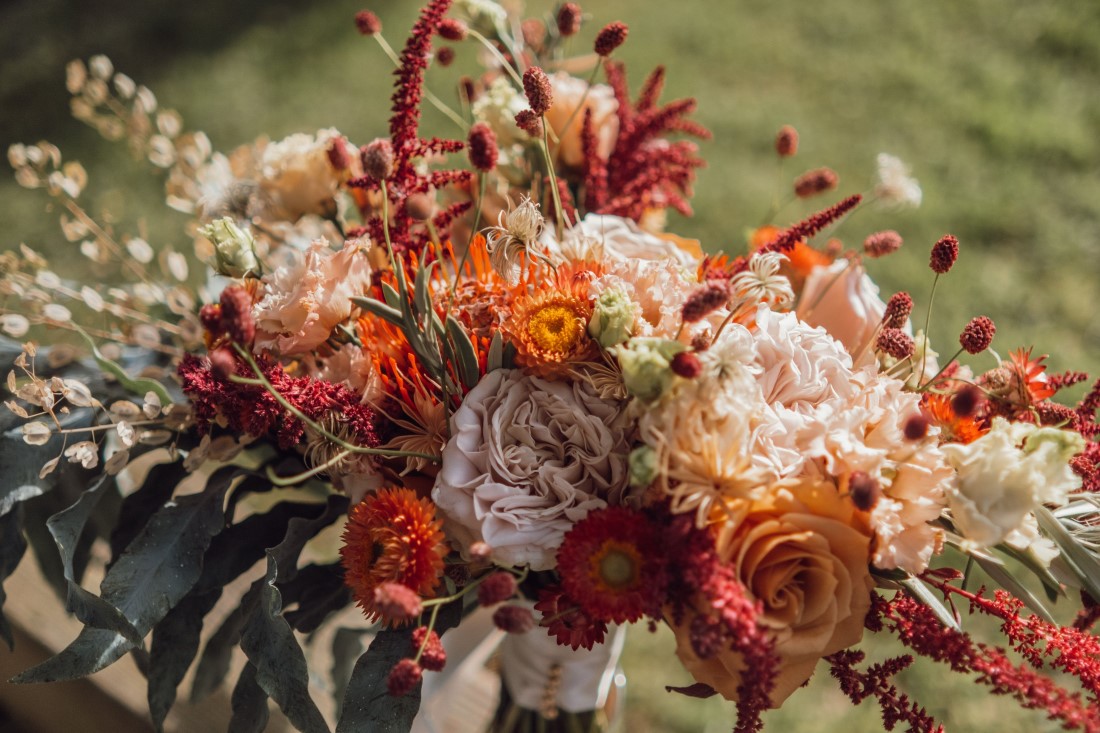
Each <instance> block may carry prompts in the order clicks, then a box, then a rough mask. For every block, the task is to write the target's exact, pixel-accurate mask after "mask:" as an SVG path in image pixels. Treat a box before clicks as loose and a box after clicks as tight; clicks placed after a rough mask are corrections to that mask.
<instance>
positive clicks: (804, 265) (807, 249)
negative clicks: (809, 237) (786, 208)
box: [749, 224, 833, 289]
mask: <svg viewBox="0 0 1100 733" xmlns="http://www.w3.org/2000/svg"><path fill="white" fill-rule="evenodd" d="M782 233H783V230H782V229H780V228H779V227H775V226H771V225H770V224H769V225H766V226H762V227H760V228H759V229H757V230H756V231H754V232H753V233H752V236H751V237H750V238H749V249H751V250H752V251H753V252H755V251H756V250H758V249H760V248H761V247H763V246H765V245H768V244H771V243H772V242H774V241H775V240H777V239H779V235H780V234H782ZM784 254H785V255H786V256H787V261H786V262H784V263H783V267H782V268H781V269H780V272H782V273H783V274H784V275H786V276H787V277H788V279H790V281H791V284H792V285H793V286H794V287H795V288H796V289H798V288H800V287H801V285H802V283H803V282H804V281H805V280H806V277H807V276H808V275H809V274H810V273H811V272H812V271H813V269H814V268H815V267H825V266H828V265H831V264H832V263H833V259H832V258H831V257H830V256H829V255H827V254H825V253H824V252H821V251H820V250H816V249H814V248H813V247H811V246H810V245H808V244H807V243H806V240H805V239H800V240H798V241H797V242H795V244H794V247H792V248H791V250H790V251H789V252H784Z"/></svg>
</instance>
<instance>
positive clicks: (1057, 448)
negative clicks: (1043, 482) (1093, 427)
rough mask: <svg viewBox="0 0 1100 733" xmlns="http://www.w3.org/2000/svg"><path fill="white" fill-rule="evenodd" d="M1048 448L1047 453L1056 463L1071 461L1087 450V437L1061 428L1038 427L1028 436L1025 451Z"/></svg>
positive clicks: (1032, 451) (1031, 451)
mask: <svg viewBox="0 0 1100 733" xmlns="http://www.w3.org/2000/svg"><path fill="white" fill-rule="evenodd" d="M1044 447H1045V448H1046V451H1045V455H1046V456H1047V458H1048V460H1050V461H1051V462H1052V463H1055V464H1061V463H1069V459H1071V458H1073V457H1074V456H1075V455H1077V454H1078V453H1080V452H1081V451H1083V450H1085V439H1084V438H1082V437H1081V434H1080V433H1075V432H1073V431H1071V430H1062V429H1061V428H1038V429H1037V430H1036V431H1035V432H1033V433H1032V434H1031V435H1029V436H1027V440H1026V441H1025V442H1024V453H1025V454H1026V453H1034V452H1036V451H1039V450H1042V449H1043V448H1044Z"/></svg>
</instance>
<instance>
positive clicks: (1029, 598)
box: [968, 550, 1057, 624]
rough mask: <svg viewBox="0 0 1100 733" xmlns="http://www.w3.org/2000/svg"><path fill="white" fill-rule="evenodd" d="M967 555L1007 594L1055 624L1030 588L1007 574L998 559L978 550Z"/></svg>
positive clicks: (1010, 574)
mask: <svg viewBox="0 0 1100 733" xmlns="http://www.w3.org/2000/svg"><path fill="white" fill-rule="evenodd" d="M968 554H969V555H970V556H971V557H972V558H974V560H975V561H976V562H977V563H978V565H979V566H980V567H981V568H982V570H984V571H985V572H986V574H987V575H988V576H989V577H990V578H992V579H993V580H994V581H996V582H997V584H998V585H1000V586H1001V587H1002V588H1004V589H1005V590H1007V591H1008V592H1009V593H1011V594H1012V595H1014V596H1016V597H1017V598H1019V599H1020V600H1021V601H1023V602H1024V604H1025V605H1026V606H1027V607H1028V608H1030V609H1031V610H1032V612H1034V613H1035V614H1037V615H1038V616H1039V617H1040V618H1041V619H1043V620H1044V621H1046V622H1048V623H1052V624H1056V623H1057V622H1056V621H1055V620H1054V617H1053V616H1051V615H1050V611H1048V610H1047V607H1046V606H1044V605H1043V602H1042V601H1040V600H1039V599H1038V598H1037V597H1036V595H1035V594H1034V593H1032V592H1031V589H1030V588H1028V587H1027V586H1025V585H1024V584H1023V583H1021V582H1020V581H1019V580H1017V579H1016V577H1015V576H1013V574H1012V573H1010V572H1008V570H1007V569H1006V568H1005V566H1004V563H1003V562H1001V561H1000V559H998V558H996V557H994V556H992V555H989V554H986V553H984V552H981V551H980V550H975V551H971V552H969V553H968Z"/></svg>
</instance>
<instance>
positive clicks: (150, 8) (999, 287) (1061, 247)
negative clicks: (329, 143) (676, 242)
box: [0, 0, 1100, 733]
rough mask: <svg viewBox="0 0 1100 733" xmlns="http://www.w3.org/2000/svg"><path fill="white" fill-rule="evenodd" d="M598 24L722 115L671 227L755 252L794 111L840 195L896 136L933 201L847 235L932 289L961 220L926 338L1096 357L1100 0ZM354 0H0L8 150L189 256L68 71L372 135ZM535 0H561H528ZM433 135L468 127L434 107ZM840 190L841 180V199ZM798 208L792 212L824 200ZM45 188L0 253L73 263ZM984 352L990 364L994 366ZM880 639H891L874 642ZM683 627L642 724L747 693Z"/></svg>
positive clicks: (274, 132) (598, 18) (799, 704)
mask: <svg viewBox="0 0 1100 733" xmlns="http://www.w3.org/2000/svg"><path fill="white" fill-rule="evenodd" d="M416 6H417V3H413V2H408V1H405V0H402V1H401V2H399V1H398V0H378V2H377V3H376V5H375V6H374V8H373V9H374V10H375V11H376V12H377V13H378V14H379V15H380V16H381V18H382V20H383V22H384V24H385V33H386V36H387V37H388V38H389V40H390V41H391V43H392V44H394V45H400V42H401V40H402V39H403V37H404V33H405V31H406V29H407V28H408V27H409V26H410V25H411V23H412V20H413V18H414V16H415V12H416ZM583 6H584V8H585V10H586V11H588V12H590V13H591V14H592V15H593V16H594V19H593V21H592V22H591V23H590V24H589V26H588V27H587V28H586V29H585V31H583V32H582V39H583V40H579V41H578V42H577V45H576V50H577V51H578V52H580V51H586V50H588V46H587V44H588V41H589V39H591V37H592V35H593V33H594V31H595V29H596V28H597V27H598V26H599V25H602V24H603V23H605V22H608V21H611V20H616V19H622V20H624V21H626V22H627V23H629V25H630V28H631V34H630V39H629V40H628V42H627V44H626V45H625V46H624V47H623V48H622V49H620V51H619V52H617V55H618V56H619V57H620V58H622V59H624V60H625V61H626V62H627V64H628V70H629V72H630V74H631V80H632V81H633V82H634V84H635V85H637V84H639V83H640V82H641V79H642V78H643V77H644V75H645V74H646V73H647V72H648V71H649V69H650V68H652V66H653V65H654V64H656V63H658V62H660V63H664V64H666V65H667V66H668V67H669V75H668V85H667V92H666V95H667V96H668V97H669V98H671V97H679V96H688V95H691V96H696V97H698V99H699V112H698V119H699V120H700V121H701V122H703V123H704V124H705V125H707V126H708V127H709V128H710V129H711V130H712V131H713V132H714V140H713V141H712V142H710V143H707V144H705V146H704V148H703V153H704V155H705V157H706V158H707V159H708V161H709V167H708V168H706V169H705V170H703V171H702V172H701V173H700V176H699V181H698V185H697V195H696V197H695V206H696V211H697V216H696V217H695V218H694V219H691V220H680V219H676V218H674V219H673V220H672V221H671V222H670V229H672V230H673V231H676V232H678V233H680V234H683V235H687V236H694V237H698V238H700V239H701V240H702V241H703V243H704V246H705V247H706V248H708V249H712V250H714V249H719V248H729V249H732V250H739V249H740V248H741V247H743V241H744V239H743V232H744V230H745V228H746V227H751V226H755V225H756V224H758V223H760V217H761V216H762V215H763V212H764V211H765V210H766V209H767V207H768V203H769V202H770V200H771V196H772V190H773V182H774V180H775V160H774V153H773V151H772V139H773V136H774V133H775V131H776V130H777V129H778V127H779V126H780V125H782V124H785V123H789V124H793V125H795V126H796V127H797V128H798V130H799V132H800V134H801V146H800V152H799V154H798V156H797V157H796V158H795V159H794V161H791V162H789V164H788V166H787V167H786V169H785V174H786V179H787V180H789V179H792V178H793V177H794V176H795V175H797V174H798V173H799V172H801V171H802V170H805V169H808V168H812V167H817V166H820V165H829V166H831V167H833V168H834V169H835V170H836V171H837V172H838V173H839V174H840V179H841V187H840V188H841V191H840V193H843V194H848V193H854V192H858V191H864V190H866V189H867V188H868V187H869V185H870V182H871V178H872V175H873V172H874V165H875V162H874V161H875V156H876V154H877V153H879V152H881V151H885V152H890V153H893V154H896V155H898V156H900V157H901V158H902V159H904V160H906V161H907V162H908V163H910V164H911V165H912V167H913V172H914V175H915V176H916V177H917V178H918V179H919V180H920V181H921V184H922V187H923V189H924V204H923V206H922V207H921V208H920V209H918V210H916V211H904V212H896V213H887V212H880V211H874V210H868V211H865V212H861V213H860V214H858V215H857V216H856V217H855V218H853V219H852V221H850V222H848V223H846V224H845V225H844V226H843V228H842V229H841V230H840V232H839V235H840V236H841V237H842V238H844V239H845V240H846V241H847V243H848V244H849V245H855V246H858V244H859V243H860V242H861V241H862V239H863V237H864V236H865V235H866V234H868V233H870V232H872V231H876V230H878V229H883V228H893V229H897V230H898V231H899V232H900V233H901V234H902V236H903V237H904V238H905V241H906V244H905V246H904V247H903V248H902V250H901V251H900V252H899V253H898V254H897V255H894V256H892V257H890V258H887V259H885V260H882V261H877V262H873V263H871V266H870V270H871V273H872V276H873V277H874V278H875V280H876V281H877V282H878V283H879V284H880V285H881V286H882V289H883V291H884V294H885V295H888V294H889V293H892V292H894V291H896V290H899V289H907V290H909V291H910V292H911V293H912V294H913V296H914V299H915V300H916V301H917V309H918V313H922V312H923V308H924V307H925V306H926V305H927V294H928V290H929V288H930V286H931V273H930V271H929V270H928V269H927V267H926V263H927V256H928V249H929V247H930V246H931V245H932V243H933V242H934V241H935V240H936V239H937V238H938V237H939V236H940V235H942V234H943V233H945V232H952V233H954V234H956V235H957V236H958V237H959V239H960V240H961V242H962V255H961V258H960V261H959V264H958V266H957V267H956V269H954V270H953V271H952V272H951V273H950V274H949V275H948V276H947V277H946V279H945V282H943V283H941V287H940V289H939V292H938V293H937V296H936V307H935V311H934V326H933V329H932V338H933V340H934V342H935V343H936V344H939V345H940V351H943V352H947V353H951V352H952V351H953V348H952V345H953V344H954V342H955V337H956V334H957V333H958V332H959V330H960V329H961V328H962V326H963V325H964V324H965V323H966V321H967V320H968V319H969V318H970V317H972V316H973V315H977V314H980V313H984V314H987V315H989V316H991V317H993V318H994V320H995V321H996V323H997V326H998V332H997V338H996V340H995V342H994V347H995V348H996V349H998V350H999V351H1000V353H1001V354H1002V355H1007V352H1008V351H1009V350H1011V349H1014V348H1017V347H1020V346H1028V345H1034V346H1035V349H1036V352H1037V353H1049V354H1051V357H1050V360H1049V361H1050V364H1051V367H1052V369H1053V370H1054V371H1060V370H1063V369H1068V368H1075V369H1083V370H1086V371H1090V372H1092V373H1094V374H1095V373H1096V372H1098V371H1100V315H1098V312H1097V309H1096V304H1097V302H1100V176H1098V167H1100V134H1098V133H1100V94H1098V93H1097V90H1100V3H1096V2H1092V1H1091V0H1064V1H1063V2H1059V3H1035V2H1033V1H1032V0H969V1H968V2H966V3H953V2H947V1H946V0H928V1H927V2H922V3H915V2H899V1H896V0H881V1H880V2H874V3H868V2H857V1H856V0H819V1H818V2H814V3H807V2H801V1H799V0H725V1H724V2H722V3H716V2H713V1H712V0H678V1H677V2H676V3H667V2H656V0H645V1H644V2H643V1H639V0H634V2H627V1H626V0H588V1H587V2H584V3H583ZM360 7H361V6H360V3H359V2H358V0H351V1H347V0H318V1H317V2H311V3H297V2H292V1H291V0H265V1H264V2H258V0H239V1H237V2H233V3H219V2H214V1H213V0H196V1H194V2H190V3H175V2H167V0H155V1H148V2H141V3H134V2H127V1H124V0H82V1H81V2H79V3H74V2H62V1H61V0H8V2H5V3H3V4H2V5H0V60H2V64H0V144H2V145H3V146H5V147H6V146H7V145H8V144H10V143H13V142H17V141H23V142H33V141H36V140H38V139H42V138H46V139H49V140H51V141H52V142H54V143H56V144H58V145H59V146H60V147H61V149H62V152H63V154H64V155H65V157H66V159H79V160H81V161H82V162H83V163H84V164H85V166H86V167H87V169H88V172H89V174H90V177H91V185H90V186H89V193H88V194H87V197H88V204H89V209H90V210H91V211H92V212H93V213H100V212H103V211H105V212H108V213H109V216H110V217H111V218H112V219H113V220H115V221H118V222H119V226H120V227H121V228H123V229H127V230H129V231H137V229H138V228H139V227H140V226H147V227H148V230H149V232H150V233H151V236H150V240H151V241H154V243H156V244H162V245H174V246H176V247H177V248H181V249H186V246H185V245H186V243H187V239H186V237H185V236H184V235H183V233H182V232H181V230H180V225H181V224H182V223H183V219H182V218H181V217H178V216H176V215H174V214H171V213H168V212H167V210H166V209H165V208H164V207H163V206H161V205H160V202H161V200H162V196H161V192H160V189H159V186H158V185H156V184H155V183H154V182H152V179H151V178H150V177H149V176H148V174H147V172H146V167H145V166H143V165H142V164H140V163H135V162H133V161H131V160H129V158H128V157H127V154H126V152H125V150H124V149H123V147H122V146H117V145H114V144H111V143H108V142H106V141H103V140H101V139H100V138H99V137H98V136H97V135H96V133H95V132H94V131H92V130H91V129H89V128H86V127H84V126H83V125H81V124H80V123H78V122H76V121H74V120H72V119H71V118H69V117H68V114H67V109H68V95H67V93H66V92H65V90H64V83H63V80H64V73H63V69H64V64H65V62H66V61H67V60H68V59H70V58H73V57H78V56H79V57H84V58H87V56H89V55H91V54H93V53H106V54H107V55H109V56H110V57H111V58H112V59H113V60H114V62H115V65H116V68H118V69H119V70H121V71H124V72H125V73H127V74H129V75H130V76H132V77H133V78H134V79H135V80H136V81H138V82H139V83H143V84H146V85H148V86H149V87H151V88H152V89H153V90H154V91H155V92H156V94H157V95H158V98H159V99H160V100H161V103H162V105H163V106H166V107H173V108H175V109H177V110H179V111H180V112H181V114H182V115H183V117H184V121H185V128H186V129H202V130H205V131H206V132H207V133H208V134H209V136H210V138H211V140H212V141H213V143H214V147H215V148H216V149H219V150H223V151H227V150H229V149H231V148H232V147H234V146H236V145H239V144H242V143H245V142H247V141H250V140H251V139H253V138H254V137H255V136H256V135H258V134H259V133H261V132H263V133H266V134H268V135H270V136H271V137H272V138H276V139H277V138H279V137H282V136H284V135H286V134H289V133H292V132H297V131H313V130H315V129H317V128H320V127H328V126H334V127H337V128H339V129H340V130H341V131H342V132H344V133H345V134H347V135H348V136H349V137H350V138H351V139H352V140H354V141H357V142H364V141H367V140H369V139H371V138H373V137H376V136H378V135H380V134H384V133H385V129H386V128H385V122H386V118H387V116H388V93H389V89H390V84H391V76H390V73H389V72H390V66H389V62H388V61H387V60H386V59H385V57H384V56H383V54H382V53H381V51H380V50H379V49H378V48H377V46H376V44H375V43H374V42H373V41H372V40H370V39H364V38H362V37H360V36H359V35H358V34H357V33H356V32H355V30H354V27H353V25H352V24H351V17H352V15H353V14H354V12H355V11H356V10H358V9H359V8H360ZM529 7H530V8H532V9H534V10H538V11H542V10H546V9H549V8H550V7H551V5H550V3H548V2H534V3H531V4H530V5H529ZM473 55H474V49H473V48H472V47H469V46H462V47H460V48H459V57H460V58H459V63H458V64H457V65H456V67H454V68H451V69H446V70H442V69H437V70H433V72H432V73H431V75H430V77H429V84H430V85H431V86H432V88H433V89H435V90H436V91H437V93H439V94H440V95H441V96H444V97H445V98H448V99H450V98H452V95H451V93H450V90H451V89H452V88H453V81H454V79H455V78H456V77H457V75H458V74H459V73H461V72H462V71H463V70H464V69H470V68H471V67H472V62H473ZM426 125H427V128H428V130H429V131H432V132H439V133H441V134H452V133H453V132H454V129H453V128H452V127H448V125H449V123H448V122H447V121H446V120H445V119H443V118H441V117H440V116H439V115H435V114H432V113H431V111H429V113H428V114H427V117H426ZM832 200H833V199H832V198H830V199H828V202H831V201H832ZM826 202H827V201H826V200H825V199H822V200H821V201H816V202H813V203H811V204H809V205H804V206H800V205H794V206H791V207H788V208H786V209H784V210H783V212H782V214H781V215H780V217H779V223H781V224H782V223H788V222H789V221H794V220H796V219H799V218H801V217H802V216H804V215H805V214H807V213H809V212H810V211H811V210H812V209H813V208H815V204H824V203H826ZM46 207H47V199H46V197H45V196H44V195H43V194H41V193H40V192H34V191H26V190H23V189H20V188H19V187H17V186H16V185H15V183H14V181H12V180H11V178H10V177H6V178H4V179H2V180H0V223H2V224H3V227H2V230H0V231H2V232H3V237H2V242H0V248H5V249H6V248H8V247H14V246H15V245H17V244H18V243H19V242H26V243H28V244H29V245H31V246H33V247H35V248H37V249H40V250H41V251H43V252H45V253H47V255H48V256H50V257H51V258H52V259H53V260H55V267H56V269H57V270H58V271H59V272H61V273H62V274H65V275H69V276H74V277H79V276H80V274H81V271H80V269H79V268H80V259H79V257H73V256H72V253H71V248H73V247H75V245H68V244H66V243H65V242H64V240H63V238H62V237H61V236H60V233H59V230H58V228H57V224H56V217H55V216H54V215H53V214H52V213H47V211H46ZM988 366H992V362H991V360H988V359H987V360H982V359H979V360H977V362H976V363H975V367H976V368H977V369H984V368H987V367H988ZM872 646H873V647H874V649H875V650H876V653H878V654H880V655H881V654H883V653H885V652H886V651H888V650H889V645H883V644H877V643H873V644H872ZM671 650H672V641H671V639H670V637H669V636H668V635H667V634H666V633H660V634H657V635H649V634H647V633H646V632H645V631H644V630H641V629H638V630H637V631H636V632H635V633H634V634H633V637H632V640H631V643H630V644H628V657H627V666H628V676H629V682H628V685H629V699H628V716H629V717H628V721H627V722H628V725H627V727H626V728H625V730H629V731H709V730H723V729H728V728H729V727H730V724H731V721H732V708H731V706H730V705H728V704H725V703H720V702H717V701H714V700H711V701H706V702H700V701H694V700H692V701H680V700H678V699H676V698H674V697H670V696H668V695H666V693H665V692H664V691H663V686H664V685H665V684H684V683H686V682H687V677H686V674H685V673H683V672H682V671H681V670H679V669H678V667H677V665H675V664H672V663H670V660H669V656H670V655H671V653H672V651H671ZM903 679H905V681H906V682H907V683H908V684H909V686H910V687H911V688H912V689H913V690H914V691H915V693H916V697H917V698H918V699H920V700H921V701H922V702H924V703H925V704H927V705H928V707H929V709H930V711H931V712H932V713H933V714H935V715H936V716H937V717H939V718H940V719H941V720H942V721H943V722H944V723H946V724H947V725H948V727H949V729H951V730H956V731H998V733H1010V732H1011V731H1025V730H1026V731H1033V730H1055V729H1056V726H1054V725H1052V724H1050V723H1046V722H1044V721H1043V720H1042V716H1041V715H1039V714H1036V713H1032V712H1024V711H1019V710H1016V709H1015V708H1014V707H1013V705H1012V704H1011V703H1010V702H1008V701H1005V700H991V699H990V698H988V697H986V696H985V695H984V692H983V691H982V690H980V689H977V688H975V687H974V686H972V685H971V684H969V682H968V681H967V680H966V679H964V678H961V677H953V676H949V675H943V674H941V671H940V670H939V669H930V668H929V667H923V668H922V669H919V670H917V671H914V672H911V673H907V675H906V676H905V677H903ZM870 705H871V704H870V703H867V704H865V705H863V706H861V707H860V708H852V707H851V706H850V705H849V704H848V702H847V701H846V699H844V698H843V697H842V696H841V695H840V693H839V692H837V691H835V689H831V686H830V684H829V680H828V679H827V676H825V675H824V673H821V674H819V675H817V677H816V678H815V680H814V681H813V682H812V683H811V685H810V687H809V689H807V690H802V691H800V692H798V693H796V696H795V697H794V698H793V699H792V700H791V703H790V704H788V705H787V706H786V707H785V708H784V709H783V710H781V711H778V712H776V713H773V714H771V720H770V723H771V724H772V727H771V728H770V729H772V730H793V731H798V730H832V729H836V728H840V727H841V726H844V727H848V728H849V729H852V730H874V729H876V728H877V727H878V723H877V722H876V721H877V713H876V712H875V710H874V709H873V708H872V707H870Z"/></svg>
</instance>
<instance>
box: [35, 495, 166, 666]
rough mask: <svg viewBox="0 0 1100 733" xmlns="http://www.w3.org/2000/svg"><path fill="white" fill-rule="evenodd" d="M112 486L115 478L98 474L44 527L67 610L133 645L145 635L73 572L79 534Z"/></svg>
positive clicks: (87, 624)
mask: <svg viewBox="0 0 1100 733" xmlns="http://www.w3.org/2000/svg"><path fill="white" fill-rule="evenodd" d="M114 490H115V482H114V480H113V479H112V478H111V477H109V476H107V475H106V474H104V475H102V476H100V477H99V478H98V479H96V480H95V482H93V483H92V484H91V485H90V486H89V487H88V488H87V489H86V490H85V491H84V493H83V494H81V496H80V499H78V500H77V502H76V503H75V504H73V505H72V506H70V507H69V508H68V509H65V510H64V511H61V512H58V513H57V514H55V515H53V516H52V517H50V518H49V520H47V522H46V528H47V529H48V530H49V532H50V534H51V535H52V536H53V540H54V542H55V543H56V544H57V551H58V553H59V554H60V556H61V567H62V572H63V573H64V576H65V582H66V600H65V608H66V610H68V611H69V612H70V613H72V614H74V615H75V616H76V617H77V618H78V619H79V620H80V621H81V622H82V623H83V624H84V625H85V626H91V627H94V628H97V629H104V630H106V631H114V632H116V633H118V634H121V635H122V636H124V637H126V639H127V640H128V641H129V642H130V643H131V644H132V645H133V646H141V643H142V637H143V636H144V635H143V634H141V633H139V632H138V630H137V629H135V628H134V626H133V624H131V623H130V622H129V621H128V620H127V619H126V617H125V616H123V615H122V613H121V612H120V611H119V610H118V609H117V608H115V607H114V606H113V605H111V604H110V603H108V602H106V601H104V600H103V599H102V598H100V597H99V596H97V595H95V594H94V593H92V592H90V591H87V590H85V589H84V588H82V587H80V583H79V582H78V581H77V579H76V577H75V575H74V573H73V555H74V553H75V552H76V548H77V544H78V542H79V541H80V536H81V534H83V533H84V530H85V525H86V524H87V522H88V518H89V517H90V516H91V515H92V511H93V510H94V509H95V507H96V504H97V503H99V500H100V499H101V498H102V497H103V495H104V494H106V493H108V492H109V491H114Z"/></svg>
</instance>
